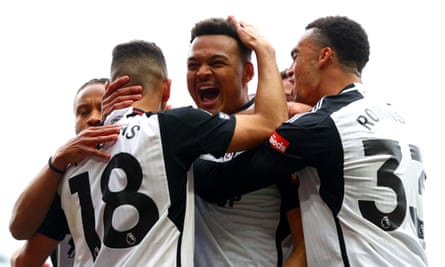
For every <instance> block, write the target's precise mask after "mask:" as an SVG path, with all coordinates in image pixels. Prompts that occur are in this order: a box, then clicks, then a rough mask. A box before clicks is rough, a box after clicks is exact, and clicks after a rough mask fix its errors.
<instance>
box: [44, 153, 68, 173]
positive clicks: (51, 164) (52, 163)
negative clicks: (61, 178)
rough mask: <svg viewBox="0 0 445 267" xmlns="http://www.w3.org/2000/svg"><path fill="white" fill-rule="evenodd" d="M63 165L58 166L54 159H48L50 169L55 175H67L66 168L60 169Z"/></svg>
mask: <svg viewBox="0 0 445 267" xmlns="http://www.w3.org/2000/svg"><path fill="white" fill-rule="evenodd" d="M60 165H61V164H57V163H56V162H55V161H53V157H52V156H51V157H49V159H48V167H49V168H50V169H51V170H52V171H53V172H55V173H58V174H60V175H63V174H65V171H66V166H63V168H61V167H60Z"/></svg>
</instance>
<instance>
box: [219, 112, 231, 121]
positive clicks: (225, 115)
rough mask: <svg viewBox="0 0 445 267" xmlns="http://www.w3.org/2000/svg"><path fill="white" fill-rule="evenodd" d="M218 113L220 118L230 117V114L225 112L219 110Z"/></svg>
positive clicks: (226, 118)
mask: <svg viewBox="0 0 445 267" xmlns="http://www.w3.org/2000/svg"><path fill="white" fill-rule="evenodd" d="M218 115H219V118H220V119H223V120H228V119H230V116H229V115H228V114H226V113H223V112H219V113H218Z"/></svg>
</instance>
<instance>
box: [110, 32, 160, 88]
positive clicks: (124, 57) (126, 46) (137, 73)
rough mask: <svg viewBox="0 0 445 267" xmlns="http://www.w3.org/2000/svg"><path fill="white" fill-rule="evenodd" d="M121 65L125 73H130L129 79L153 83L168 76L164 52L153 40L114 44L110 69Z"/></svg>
mask: <svg viewBox="0 0 445 267" xmlns="http://www.w3.org/2000/svg"><path fill="white" fill-rule="evenodd" d="M122 66H125V69H126V70H127V71H128V73H125V74H127V75H130V74H131V75H130V80H136V81H146V82H148V83H151V84H153V83H155V82H158V81H160V80H162V81H163V80H165V79H167V76H168V74H167V63H166V60H165V57H164V53H163V52H162V50H161V48H160V47H158V46H157V45H156V44H155V43H153V42H147V41H143V40H133V41H130V42H127V43H122V44H118V45H117V46H115V47H114V48H113V52H112V60H111V70H114V69H117V68H119V67H122ZM112 78H113V79H114V78H116V77H112ZM144 91H145V90H144Z"/></svg>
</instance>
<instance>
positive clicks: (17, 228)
mask: <svg viewBox="0 0 445 267" xmlns="http://www.w3.org/2000/svg"><path fill="white" fill-rule="evenodd" d="M9 232H10V233H11V235H12V237H14V238H15V239H16V240H26V239H29V238H30V237H31V235H32V234H31V233H28V232H27V231H26V225H21V224H20V223H19V222H17V220H16V219H15V218H14V217H13V218H12V219H11V221H10V222H9Z"/></svg>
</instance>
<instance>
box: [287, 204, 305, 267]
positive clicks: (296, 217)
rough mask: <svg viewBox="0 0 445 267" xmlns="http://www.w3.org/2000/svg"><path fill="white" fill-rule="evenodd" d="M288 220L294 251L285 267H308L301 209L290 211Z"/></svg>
mask: <svg viewBox="0 0 445 267" xmlns="http://www.w3.org/2000/svg"><path fill="white" fill-rule="evenodd" d="M287 220H288V223H289V227H290V231H291V235H292V240H293V250H292V254H291V255H290V256H289V258H288V259H287V260H286V262H285V263H284V265H283V267H291V266H292V267H295V266H298V267H300V266H307V262H306V247H305V244H304V234H303V225H302V220H301V210H300V208H295V209H292V210H289V211H288V212H287Z"/></svg>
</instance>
